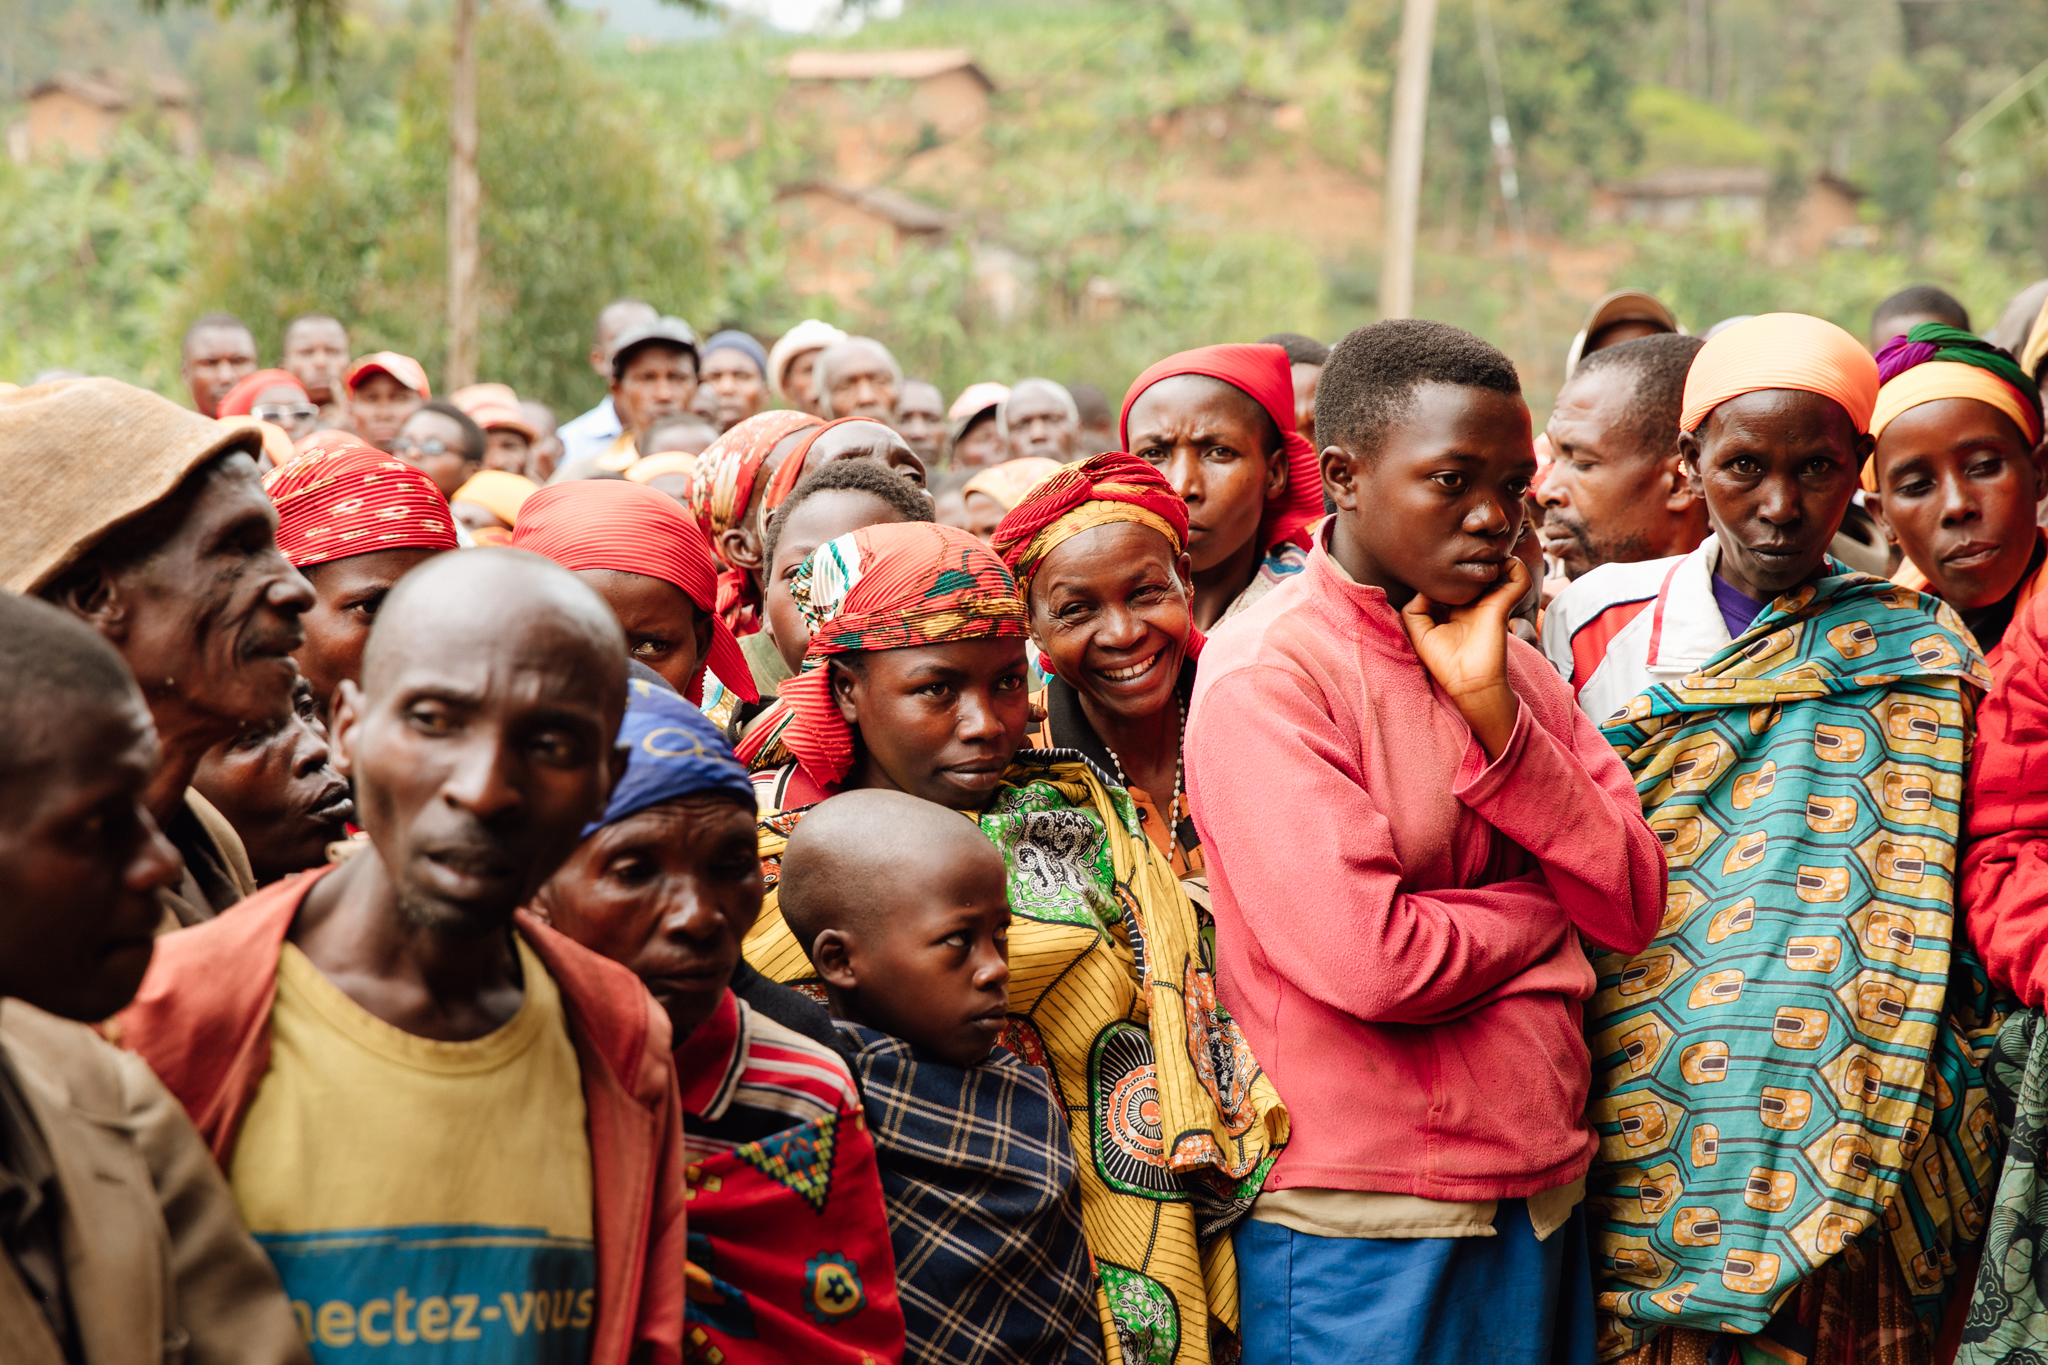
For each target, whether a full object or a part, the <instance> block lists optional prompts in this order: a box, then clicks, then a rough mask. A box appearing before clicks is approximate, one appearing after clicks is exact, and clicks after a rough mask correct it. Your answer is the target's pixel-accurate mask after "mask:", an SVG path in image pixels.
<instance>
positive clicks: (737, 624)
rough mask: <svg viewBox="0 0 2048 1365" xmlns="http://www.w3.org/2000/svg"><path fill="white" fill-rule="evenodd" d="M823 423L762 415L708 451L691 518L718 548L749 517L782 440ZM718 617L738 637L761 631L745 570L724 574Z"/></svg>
mask: <svg viewBox="0 0 2048 1365" xmlns="http://www.w3.org/2000/svg"><path fill="white" fill-rule="evenodd" d="M823 425H825V419H824V418H822V417H814V416H812V415H811V414H810V413H808V412H789V411H777V412H759V413H755V414H754V415H753V416H752V417H749V418H747V419H746V420H745V421H744V422H736V423H734V424H733V427H732V430H730V431H728V432H726V433H725V434H724V435H722V436H720V437H719V438H718V439H717V440H715V441H713V442H712V443H711V444H710V445H708V446H706V447H705V448H704V453H703V454H701V455H699V456H698V457H697V467H696V470H695V471H694V473H693V474H692V476H691V483H690V515H692V516H694V517H695V518H697V525H699V526H701V527H702V528H703V529H704V538H705V539H706V540H708V541H710V542H711V544H712V546H713V547H714V549H715V548H716V546H717V545H718V538H719V537H720V536H722V535H724V534H725V533H726V532H727V531H730V530H731V529H732V528H733V527H735V526H737V525H739V523H740V518H741V517H744V516H745V515H746V514H747V504H748V503H750V502H752V501H753V500H754V483H755V481H756V480H757V479H759V478H760V477H761V466H762V465H763V464H764V463H765V462H766V461H767V459H768V454H769V452H770V451H772V450H774V449H775V444H776V442H778V441H780V440H782V438H783V437H785V436H787V435H789V434H790V433H791V432H793V431H802V430H803V429H804V428H805V427H821V426H823ZM718 615H719V616H720V618H721V619H723V620H724V621H725V623H726V624H727V625H728V626H730V627H731V628H732V630H733V631H734V633H735V634H739V635H751V634H753V633H754V632H755V631H757V630H759V629H760V628H761V597H760V592H759V590H758V589H757V588H756V587H755V586H754V578H753V575H752V574H750V573H748V572H747V571H746V570H745V569H727V570H725V572H723V573H721V574H719V576H718Z"/></svg>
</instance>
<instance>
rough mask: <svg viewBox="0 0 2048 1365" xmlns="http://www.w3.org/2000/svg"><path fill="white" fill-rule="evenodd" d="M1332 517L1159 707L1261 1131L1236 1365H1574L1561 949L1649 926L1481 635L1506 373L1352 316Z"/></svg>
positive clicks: (1517, 588)
mask: <svg viewBox="0 0 2048 1365" xmlns="http://www.w3.org/2000/svg"><path fill="white" fill-rule="evenodd" d="M1316 432H1317V435H1318V437H1319V438H1320V439H1321V440H1322V441H1323V442H1324V443H1325V444H1324V448H1323V450H1322V452H1321V463H1322V474H1323V487H1324V490H1325V492H1326V493H1327V494H1328V495H1329V496H1330V498H1331V499H1332V500H1333V501H1334V502H1335V504H1336V507H1337V511H1336V514H1335V515H1334V516H1332V517H1330V518H1328V519H1327V520H1326V521H1325V522H1324V523H1323V525H1322V526H1321V527H1320V528H1319V530H1318V533H1317V539H1316V545H1315V548H1314V549H1313V550H1312V551H1311V552H1310V557H1309V563H1308V567H1307V569H1306V570H1305V571H1304V572H1302V573H1301V574H1300V575H1298V576H1297V577H1295V578H1293V579H1291V580H1289V581H1288V582H1287V583H1286V584H1284V585H1283V586H1281V587H1279V588H1277V589H1275V590H1274V591H1273V592H1272V593H1271V594H1270V595H1268V596H1267V597H1266V598H1265V600H1264V601H1262V602H1260V603H1259V604H1258V605H1257V606H1255V607H1253V608H1251V609H1250V610H1248V611H1246V612H1244V613H1243V614H1241V615H1240V616H1238V617H1236V618H1234V619H1233V620H1231V621H1230V622H1229V623H1228V624H1226V625H1224V626H1223V627H1221V628H1219V629H1218V631H1217V632H1216V634H1215V635H1213V636H1211V637H1210V640H1209V644H1208V647H1207V650H1206V651H1205V652H1204V654H1203V657H1202V665H1201V671H1200V675H1199V677H1198V678H1197V680H1196V683H1195V692H1194V705H1193V708H1192V710H1191V712H1190V713H1189V716H1188V734H1187V763H1188V776H1189V783H1190V793H1191V796H1192V799H1193V804H1194V814H1195V821H1196V824H1197V826H1198V827H1199V829H1200V831H1201V834H1202V837H1203V840H1204V846H1205V848H1206V849H1208V850H1209V851H1210V859H1209V874H1210V879H1211V889H1212V891H1213V894H1214V901H1215V916H1216V950H1217V958H1218V971H1217V989H1218V993H1219V995H1220V996H1221V998H1222V1002H1223V1004H1224V1005H1225V1006H1226V1007H1227V1008H1228V1009H1229V1010H1230V1012H1231V1014H1232V1015H1234V1016H1235V1017H1236V1019H1237V1021H1238V1023H1239V1025H1240V1026H1242V1028H1243V1030H1244V1033H1245V1037H1246V1039H1247V1040H1248V1041H1249V1042H1250V1044H1251V1046H1252V1049H1253V1051H1254V1052H1255V1053H1256V1054H1257V1055H1258V1057H1259V1059H1260V1061H1261V1062H1263V1063H1264V1065H1265V1067H1266V1070H1267V1072H1268V1074H1270V1075H1271V1076H1272V1078H1273V1080H1274V1083H1275V1084H1276V1085H1277V1086H1278V1087H1279V1089H1280V1093H1281V1096H1282V1098H1284V1099H1285V1100H1286V1101H1287V1105H1288V1109H1289V1112H1290V1113H1291V1115H1292V1119H1293V1137H1292V1140H1291V1141H1290V1142H1289V1143H1288V1145H1287V1147H1286V1148H1285V1149H1284V1150H1283V1151H1282V1152H1281V1153H1280V1155H1279V1158H1278V1160H1277V1161H1276V1162H1275V1164H1274V1165H1273V1167H1272V1170H1271V1172H1270V1174H1269V1175H1268V1176H1267V1179H1266V1182H1265V1186H1264V1192H1263V1193H1262V1194H1261V1195H1260V1196H1259V1198H1258V1202H1257V1203H1256V1204H1254V1205H1253V1209H1252V1215H1251V1217H1250V1218H1249V1219H1247V1220H1246V1221H1245V1222H1244V1223H1243V1224H1241V1225H1240V1227H1239V1229H1238V1231H1237V1233H1236V1246H1237V1256H1238V1266H1239V1279H1240V1284H1241V1286H1242V1291H1241V1292H1242V1309H1243V1314H1244V1345H1245V1356H1246V1359H1248V1360H1285V1361H1289V1362H1291V1363H1292V1365H1319V1363H1320V1362H1323V1361H1332V1362H1335V1361H1340V1360H1341V1361H1347V1362H1348V1361H1358V1360H1401V1361H1416V1362H1436V1361H1445V1362H1450V1361H1460V1362H1465V1361H1475V1360H1485V1361H1488V1362H1510V1363H1511V1365H1522V1363H1524V1362H1526V1365H1549V1362H1553V1361H1556V1362H1566V1361H1569V1362H1573V1365H1581V1363H1589V1362H1591V1360H1592V1359H1593V1332H1592V1316H1593V1305H1592V1297H1591V1287H1590V1282H1589V1278H1588V1273H1587V1262H1586V1249H1585V1236H1584V1221H1583V1218H1582V1216H1581V1214H1580V1212H1579V1211H1578V1205H1579V1202H1580V1200H1581V1199H1582V1198H1583V1195H1584V1189H1585V1174H1586V1168H1587V1165H1588V1163H1589V1161H1590V1160H1591V1157H1592V1155H1593V1152H1594V1149H1595V1146H1596V1142H1595V1137H1594V1134H1593V1132H1592V1130H1591V1128H1590V1127H1589V1126H1588V1125H1587V1123H1586V1120H1585V1107H1586V1096H1587V1090H1588V1088H1589V1085H1590V1082H1591V1076H1590V1073H1589V1070H1588V1054H1587V1050H1586V1044H1585V1040H1584V1037H1583V1034H1582V1031H1581V1023H1580V1018H1581V1011H1582V1009H1583V1006H1584V1003H1585V1001H1586V1000H1587V999H1588V998H1590V997H1591V995H1592V994H1593V969H1592V967H1591V966H1590V965H1589V964H1588V962H1587V958H1586V954H1585V951H1584V950H1583V949H1582V948H1581V946H1580V941H1579V936H1580V935H1581V934H1584V935H1585V936H1587V937H1588V938H1590V939H1592V940H1594V941H1595V942H1597V943H1600V944H1602V945H1605V946H1607V947H1610V948H1617V949H1622V950H1624V951H1629V952H1633V951H1635V950H1637V949H1638V948H1640V947H1641V946H1642V945H1643V944H1645V943H1647V942H1648V941H1649V939H1650V936H1651V934H1652V932H1653V931H1654V930H1655V928H1656V926H1657V920H1658V917H1659V915H1660V913H1661V911H1662V909H1663V901H1664V859H1663V856H1662V853H1661V850H1660V849H1659V846H1658V843H1657V840H1656V837H1655V836H1654V835H1653V834H1652V833H1651V832H1650V830H1649V827H1648V826H1647V825H1645V824H1644V823H1643V819H1642V815H1641V813H1640V812H1641V808H1640V805H1639V803H1638V801H1637V798H1636V792H1635V787H1634V785H1633V783H1632V782H1631V781H1630V778H1629V775H1628V771H1627V769H1625V768H1624V767H1623V766H1622V763H1621V761H1620V760H1619V759H1618V758H1616V757H1615V755H1614V753H1613V751H1612V750H1610V749H1609V748H1608V746H1607V744H1606V742H1605V741H1604V740H1602V739H1601V737H1600V734H1599V732H1598V731H1597V730H1596V729H1595V728H1594V727H1593V724H1592V722H1591V721H1589V720H1587V719H1586V717H1585V716H1584V715H1583V714H1582V713H1581V712H1580V711H1579V709H1578V707H1577V706H1575V705H1574V704H1573V702H1572V695H1571V690H1570V688H1568V687H1567V686H1566V685H1565V684H1564V683H1563V682H1562V681H1561V680H1560V679H1559V678H1558V676H1557V673H1556V672H1555V670H1553V669H1552V668H1551V667H1550V665H1549V664H1547V663H1546V662H1545V661H1544V659H1543V656H1542V655H1541V654H1539V653H1538V652H1537V651H1536V650H1534V649H1533V648H1531V647H1530V646H1528V645H1526V644H1524V643H1522V642H1521V641H1520V640H1517V639H1514V638H1512V637H1511V636H1510V635H1509V633H1508V630H1507V622H1508V618H1509V616H1510V614H1511V613H1512V612H1513V610H1514V608H1515V606H1516V605H1517V603H1518V602H1519V601H1520V600H1521V598H1522V596H1523V595H1524V593H1525V592H1526V590H1527V588H1528V586H1529V580H1528V570H1527V569H1526V567H1524V566H1523V565H1522V564H1521V562H1520V561H1519V560H1517V559H1516V558H1515V557H1514V555H1513V553H1512V550H1513V546H1514V542H1515V539H1516V535H1517V533H1518V531H1519V530H1520V528H1521V524H1522V517H1523V507H1524V503H1523V495H1524V494H1525V493H1526V492H1527V491H1528V488H1529V481H1530V478H1531V477H1532V476H1533V475H1534V474H1535V472H1536V460H1535V454H1534V451H1533V449H1532V444H1531V439H1530V428H1529V410H1528V407H1527V406H1526V405H1525V404H1524V403H1523V401H1522V394H1521V384H1520V381H1519V379H1518V378H1517V376H1516V374H1515V368H1514V365H1513V364H1512V363H1511V362H1510V361H1509V360H1508V359H1507V357H1506V356H1504V355H1502V354H1501V353H1500V352H1499V351H1497V350H1495V349H1494V348H1493V347H1491V346H1489V345H1487V344H1486V343H1485V342H1484V341H1481V340H1480V339H1479V338H1477V337H1474V336H1471V335H1469V334H1467V333H1465V332H1461V331H1459V330H1457V329H1456V328H1453V327H1447V326H1444V325H1442V324H1440V323H1433V322H1422V321H1412V320H1410V321H1392V322H1382V323H1378V324H1376V325H1374V326H1371V327H1365V328H1360V329H1359V330H1357V331H1355V332H1353V333H1351V335H1349V336H1348V337H1346V338H1345V339H1344V340H1343V341H1342V342H1340V343H1339V344H1338V345H1337V347H1336V349H1335V350H1333V351H1332V352H1331V354H1330V359H1329V363H1328V364H1327V365H1326V366H1325V368H1324V370H1323V373H1322V379H1321V384H1320V386H1319V388H1318V390H1317V395H1316Z"/></svg>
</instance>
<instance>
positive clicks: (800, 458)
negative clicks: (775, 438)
mask: <svg viewBox="0 0 2048 1365" xmlns="http://www.w3.org/2000/svg"><path fill="white" fill-rule="evenodd" d="M849 422H873V423H874V424H875V425H876V426H878V427H884V428H886V427H887V426H888V425H889V424H888V423H887V422H883V421H879V420H878V419H876V418H873V417H841V418H837V419H835V420H833V421H830V422H826V423H824V424H822V425H820V426H819V427H818V429H817V430H816V431H810V432H806V433H805V434H804V438H803V440H801V441H798V442H797V443H796V449H794V450H792V451H790V452H789V456H788V458H787V459H785V460H783V462H782V463H781V464H779V465H777V466H776V467H775V477H774V478H772V479H770V480H769V481H768V491H767V492H766V493H763V494H762V495H761V510H762V511H763V512H773V511H774V510H775V509H776V508H778V507H780V506H782V504H783V502H784V501H785V500H786V499H787V498H788V497H789V495H790V491H791V490H792V489H794V488H795V487H796V484H797V480H798V479H801V478H802V477H803V476H804V460H805V459H806V458H808V457H809V455H810V453H811V447H812V446H814V445H816V444H817V443H818V438H819V437H820V436H823V435H824V434H825V433H826V432H828V431H830V430H832V428H834V427H843V426H845V425H846V424H847V423H849Z"/></svg>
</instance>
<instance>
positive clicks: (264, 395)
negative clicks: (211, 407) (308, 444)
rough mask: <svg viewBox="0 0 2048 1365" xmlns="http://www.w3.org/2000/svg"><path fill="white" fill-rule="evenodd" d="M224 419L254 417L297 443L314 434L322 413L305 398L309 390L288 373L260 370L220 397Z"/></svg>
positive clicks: (284, 371) (293, 375) (285, 371)
mask: <svg viewBox="0 0 2048 1365" xmlns="http://www.w3.org/2000/svg"><path fill="white" fill-rule="evenodd" d="M220 415H221V416H222V417H255V418H258V419H260V420H262V421H265V422H268V423H270V424H271V425H272V426H274V427H277V428H278V429H279V430H281V431H283V432H284V434H285V435H287V436H289V437H290V438H291V439H292V440H294V441H303V440H304V439H306V437H308V436H310V435H312V434H313V423H315V422H316V421H318V420H319V418H320V409H319V407H318V406H316V405H315V404H314V402H313V400H312V399H310V398H308V397H307V396H306V386H305V385H304V384H301V383H300V382H299V379H298V376H297V375H295V374H293V373H291V371H289V370H258V371H256V373H254V374H252V375H247V376H245V377H243V378H242V379H241V380H240V381H238V382H237V383H236V384H235V386H234V387H233V388H232V389H229V390H228V391H227V392H226V393H225V394H223V395H222V396H221V400H220Z"/></svg>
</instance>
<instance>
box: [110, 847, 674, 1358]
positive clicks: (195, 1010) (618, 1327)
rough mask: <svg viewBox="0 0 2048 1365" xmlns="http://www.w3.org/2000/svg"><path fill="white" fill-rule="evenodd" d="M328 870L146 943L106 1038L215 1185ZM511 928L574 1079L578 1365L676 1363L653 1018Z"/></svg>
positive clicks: (663, 1099) (639, 999) (577, 951)
mask: <svg viewBox="0 0 2048 1365" xmlns="http://www.w3.org/2000/svg"><path fill="white" fill-rule="evenodd" d="M361 856H365V857H370V856H375V855H373V854H364V855H361ZM331 870H332V869H329V868H322V869H321V870H320V871H317V872H314V873H311V874H309V875H306V876H299V877H291V878H287V879H286V880H285V881H282V882H279V883H277V884H276V885H274V886H271V887H268V888H266V889H265V890H263V891H259V892H258V893H257V894H255V895H254V896H251V897H250V898H249V899H247V900H245V901H243V902H242V903H241V904H239V905H237V906H236V907H235V908H234V912H233V913H232V914H226V915H222V916H220V917H219V918H217V919H212V920H209V921H207V922H206V923H204V924H201V925H198V926H196V927H194V928H191V929H186V930H181V931H180V932H178V933H175V934H170V935H168V936H166V937H164V938H160V939H158V940H157V942H156V956H155V958H154V959H153V960H152V961H151V962H150V964H149V974H148V975H147V976H146V977H144V978H143V982H142V990H141V991H140V992H139V993H138V994H137V995H136V997H135V1001H134V1003H133V1004H131V1005H130V1006H129V1007H128V1008H127V1009H125V1010H123V1011H122V1012H121V1013H120V1014H118V1015H116V1016H115V1018H114V1021H113V1024H112V1026H111V1027H110V1028H109V1030H108V1032H109V1034H110V1035H111V1036H112V1038H113V1039H114V1041H115V1042H117V1043H119V1044H120V1045H121V1046H123V1047H127V1048H131V1049H133V1050H134V1051H135V1052H138V1053H140V1054H141V1056H142V1058H143V1059H144V1060H145V1061H147V1062H148V1063H149V1064H150V1066H151V1067H152V1068H153V1069H154V1070H155V1071H156V1074H157V1075H158V1076H159V1077H161V1078H162V1080H163V1082H164V1084H165V1086H167V1087H168V1088H169V1089H170V1091H171V1093H172V1094H174V1095H176V1096H177V1097H178V1099H179V1101H180V1102H181V1103H182V1104H183V1105H184V1106H185V1111H186V1112H187V1113H188V1114H190V1115H191V1116H192V1122H193V1123H194V1124H195V1125H196V1126H197V1127H198V1129H199V1133H200V1136H201V1137H203V1138H205V1139H206V1142H207V1145H208V1146H209V1147H211V1148H212V1149H213V1155H214V1159H215V1160H216V1161H217V1162H219V1163H220V1167H221V1169H222V1170H223V1171H226V1170H227V1169H228V1168H229V1164H230V1161H231V1159H232V1158H233V1156H234V1150H235V1139H236V1137H237V1135H238V1134H239V1132H240V1129H241V1125H242V1119H243V1117H244V1116H245V1115H246V1114H247V1113H248V1112H249V1105H250V1104H251V1102H253V1101H254V1100H255V1098H256V1087H257V1086H258V1085H259V1084H260V1083H261V1082H262V1080H263V1077H264V1074H265V1073H266V1072H267V1071H268V1070H269V1069H270V1011H271V1006H272V1003H273V1002H274V1001H275V1000H276V999H277V959H278V954H279V953H280V951H281V950H282V949H283V946H284V940H285V934H286V933H287V931H289V930H290V928H291V924H292V921H293V919H294V918H296V917H297V915H298V910H299V903H300V902H301V901H303V900H304V899H305V895H306V890H307V888H308V887H310V886H312V884H313V883H314V882H316V881H318V880H319V879H320V878H321V877H323V876H325V875H326V874H327V872H329V871H331ZM517 927H518V930H519V933H520V934H521V935H522V936H524V938H525V939H526V941H527V944H528V945H529V946H531V947H532V949H533V951H534V952H535V953H536V954H537V955H538V956H539V957H540V960H541V962H542V963H543V964H544V965H545V966H546V967H547V969H548V974H549V975H550V976H552V977H553V978H554V979H555V984H556V985H557V986H559V987H560V988H561V992H562V1004H563V1008H564V1010H565V1011H566V1012H567V1014H568V1017H569V1032H570V1037H571V1040H572V1041H573V1042H574V1044H575V1047H576V1060H577V1062H578V1064H579V1067H580V1069H581V1071H582V1073H583V1102H584V1105H585V1107H586V1109H587V1110H588V1112H589V1123H590V1165H591V1187H592V1193H593V1196H594V1202H595V1205H596V1207H595V1208H594V1209H593V1210H592V1214H593V1221H594V1225H595V1229H596V1234H597V1236H596V1241H597V1285H598V1290H597V1303H598V1315H597V1324H596V1327H597V1334H596V1338H595V1340H594V1342H593V1345H592V1348H591V1354H590V1359H591V1365H628V1362H631V1365H680V1363H681V1360H682V1335H683V1259H684V1242H683V1210H684V1203H683V1201H684V1199H685V1197H686V1190H685V1186H684V1181H683V1147H682V1140H683V1119H682V1108H681V1106H680V1104H679V1102H678V1099H677V1090H676V1075H675V1065H674V1062H673V1060H672V1058H671V1056H670V1052H669V1023H668V1018H667V1016H666V1015H664V1014H663V1013H662V1011H661V1009H660V1007H659V1006H657V1005H656V1004H655V1003H654V1001H653V999H652V998H651V997H650V996H649V995H648V994H647V991H646V988H645V987H643V986H642V985H641V984H640V980H639V978H638V977H636V976H634V975H633V973H632V972H630V971H628V970H627V969H626V968H624V967H622V966H620V965H619V964H617V963H615V962H612V961H610V960H608V959H606V958H602V957H599V956H598V955H597V954H596V953H593V952H591V951H590V950H589V949H587V948H584V947H582V946H580V945H578V944H576V943H574V942H571V941H570V940H569V939H567V938H565V937H563V936H562V935H561V934H558V933H556V932H555V931H554V930H552V929H550V928H548V927H547V926H546V925H544V924H542V923H541V922H540V921H539V920H536V919H534V918H533V917H532V916H530V915H528V914H526V913H525V912H524V911H522V912H520V914H519V915H518V917H517Z"/></svg>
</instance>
